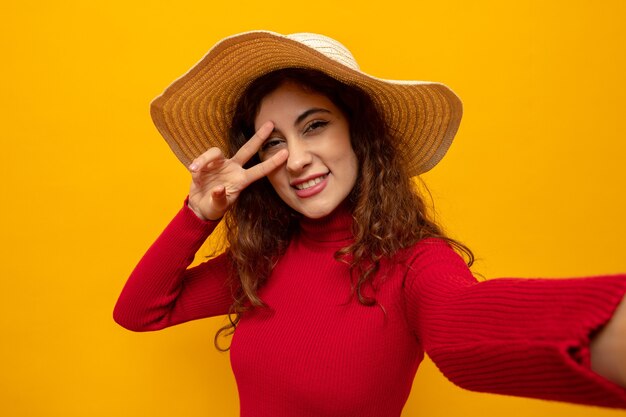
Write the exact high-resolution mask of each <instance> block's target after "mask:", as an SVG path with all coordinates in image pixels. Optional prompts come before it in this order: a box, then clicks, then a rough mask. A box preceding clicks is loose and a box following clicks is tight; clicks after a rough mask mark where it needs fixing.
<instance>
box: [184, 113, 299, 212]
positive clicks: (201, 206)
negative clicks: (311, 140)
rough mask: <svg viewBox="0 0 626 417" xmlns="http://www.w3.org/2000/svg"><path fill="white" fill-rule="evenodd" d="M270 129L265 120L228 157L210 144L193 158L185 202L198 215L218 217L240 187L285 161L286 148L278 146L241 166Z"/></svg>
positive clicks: (270, 131) (270, 126)
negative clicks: (248, 165)
mask: <svg viewBox="0 0 626 417" xmlns="http://www.w3.org/2000/svg"><path fill="white" fill-rule="evenodd" d="M273 129H274V125H273V124H272V123H271V122H267V123H265V124H264V125H263V126H261V127H260V128H259V130H258V131H257V132H256V133H255V134H254V136H252V138H250V140H248V142H246V143H245V144H244V145H243V146H242V147H241V148H240V149H239V150H238V151H237V153H236V154H235V155H234V156H233V157H232V158H230V159H228V158H226V157H224V154H223V153H222V151H221V149H219V148H210V149H209V150H207V151H206V152H205V153H203V154H202V155H200V156H199V157H197V158H196V159H194V160H193V162H192V163H191V164H190V165H189V171H190V172H191V179H192V181H191V186H190V189H189V203H188V204H189V208H191V209H192V210H193V211H194V213H196V215H197V216H198V217H200V218H202V219H205V220H206V219H209V220H218V219H220V218H221V217H222V216H223V215H224V213H226V211H227V210H228V208H229V207H230V206H231V204H233V203H234V202H235V200H237V197H239V193H241V191H242V190H243V189H245V188H246V187H247V186H248V185H250V184H252V183H253V182H254V181H256V180H258V179H261V178H263V177H264V176H266V175H267V174H268V173H270V172H272V171H273V170H275V169H276V168H278V167H279V166H281V165H282V164H284V163H285V161H286V160H287V157H288V155H289V152H288V151H287V150H281V151H280V152H277V153H276V154H275V155H273V156H272V157H271V158H269V159H267V160H265V161H263V162H261V163H259V164H257V165H255V166H253V167H251V168H249V169H245V168H244V167H243V166H244V165H245V163H246V162H248V160H250V158H252V157H253V156H254V155H255V154H256V153H257V152H258V151H259V149H260V148H261V145H263V143H264V142H265V140H266V139H267V138H268V137H269V135H270V133H272V130H273Z"/></svg>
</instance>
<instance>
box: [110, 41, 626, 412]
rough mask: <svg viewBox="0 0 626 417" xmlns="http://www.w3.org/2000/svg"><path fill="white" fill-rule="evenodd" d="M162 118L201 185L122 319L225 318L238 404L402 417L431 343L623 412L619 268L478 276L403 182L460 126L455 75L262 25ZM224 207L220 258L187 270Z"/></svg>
mask: <svg viewBox="0 0 626 417" xmlns="http://www.w3.org/2000/svg"><path fill="white" fill-rule="evenodd" d="M152 116H153V119H154V121H155V124H156V125H157V127H158V128H159V130H160V131H161V133H162V134H163V136H164V137H165V139H166V140H167V141H168V143H169V144H170V146H171V147H172V149H173V150H174V152H175V153H176V155H177V156H178V157H179V159H180V160H181V161H182V162H183V163H184V164H185V165H186V166H188V168H189V170H190V172H191V176H192V182H191V187H190V191H189V197H188V199H187V201H186V202H185V204H184V206H183V207H182V208H181V210H180V212H179V213H178V214H177V215H176V217H175V218H174V219H173V220H172V222H171V223H170V224H169V225H168V227H167V228H166V229H165V230H164V232H163V233H162V234H161V236H160V237H159V238H158V239H157V241H156V242H155V243H154V245H153V246H152V247H151V248H150V249H149V250H148V252H147V253H146V254H145V255H144V257H143V258H142V260H141V262H140V263H139V264H138V265H137V267H136V269H135V270H134V271H133V273H132V275H131V277H130V278H129V280H128V282H127V284H126V286H125V288H124V290H123V291H122V294H121V295H120V298H119V300H118V303H117V305H116V308H115V313H114V315H115V319H116V321H117V322H118V323H120V324H121V325H122V326H124V327H127V328H129V329H131V330H136V331H146V330H157V329H162V328H164V327H168V326H172V325H175V324H179V323H182V322H185V321H189V320H194V319H199V318H203V317H210V316H216V315H224V314H229V313H230V314H231V317H232V321H231V324H230V325H228V326H225V327H224V328H223V329H222V330H221V333H230V332H234V335H233V338H232V342H231V345H230V348H231V362H232V366H233V371H234V373H235V376H236V379H237V384H238V388H239V393H240V401H241V415H242V416H272V417H277V416H294V417H295V416H298V417H302V416H376V417H385V416H390V417H391V416H396V417H397V416H399V415H400V414H401V410H402V407H403V405H404V403H405V402H406V399H407V397H408V395H409V392H410V388H411V384H412V381H413V377H414V375H415V372H416V371H417V368H418V366H419V364H420V362H421V360H422V359H423V356H424V352H425V351H426V352H428V353H429V355H430V357H431V358H432V359H433V360H434V361H435V363H436V364H437V365H438V367H439V368H440V369H441V370H442V371H443V373H444V374H445V375H446V376H447V377H448V378H450V379H451V380H452V381H453V382H455V383H457V384H458V385H460V386H462V387H465V388H468V389H474V390H479V391H488V392H495V393H503V394H511V395H522V396H530V397H537V398H545V399H554V400H562V401H571V402H578V403H585V404H595V405H603V406H610V407H626V390H624V388H623V387H624V386H626V377H625V375H626V372H625V371H624V362H625V360H624V358H625V356H624V355H625V353H624V352H626V349H625V346H624V345H625V343H624V342H623V341H624V340H625V339H626V324H625V323H626V311H624V310H626V307H624V306H623V305H622V304H624V303H622V302H621V300H622V298H623V296H624V293H625V292H626V276H604V277H593V278H584V279H563V280H527V279H494V280H489V281H483V282H478V281H476V279H475V278H474V277H473V276H472V274H471V272H470V270H469V268H468V264H471V261H472V254H471V251H470V250H469V249H467V248H466V247H465V246H463V245H462V244H460V243H457V242H455V241H454V240H452V239H450V238H448V237H447V236H446V235H445V234H444V233H443V232H442V230H441V229H440V228H439V227H438V226H437V225H436V224H435V223H434V222H433V221H432V220H430V219H429V216H428V213H427V210H426V207H425V205H424V203H423V201H422V199H421V198H420V196H419V195H418V193H417V192H416V191H415V188H414V186H413V184H412V182H411V180H410V178H411V177H412V176H415V175H418V174H420V173H422V172H425V171H427V170H428V169H430V168H432V167H433V166H434V165H435V164H436V163H437V162H438V161H439V160H440V159H441V158H442V157H443V155H444V153H445V151H446V150H447V148H448V147H449V145H450V143H451V141H452V138H453V136H454V134H455V133H456V130H457V128H458V124H459V122H460V118H461V103H460V101H459V99H458V98H457V97H456V96H455V95H454V93H453V92H452V91H450V90H449V89H448V88H447V87H445V86H443V85H441V84H436V83H423V82H397V81H389V80H380V79H377V78H374V77H371V76H369V75H367V74H364V73H362V72H361V71H359V69H358V66H357V65H356V62H355V61H354V59H353V58H352V56H351V55H350V53H349V52H348V51H347V50H346V49H345V47H343V46H342V45H341V44H339V43H338V42H336V41H334V40H332V39H329V38H326V37H324V36H321V35H315V34H295V35H289V36H283V35H279V34H275V33H270V32H249V33H245V34H240V35H236V36H233V37H230V38H227V39H225V40H223V41H221V42H220V43H218V44H217V45H216V46H215V47H214V48H213V49H212V50H211V51H210V52H209V53H208V54H207V56H205V57H204V58H203V60H202V61H200V62H199V63H198V64H197V65H196V66H195V67H194V68H192V69H191V70H190V71H189V72H188V73H187V74H185V75H184V76H183V77H182V78H180V79H178V80H177V81H176V82H175V83H174V84H172V86H170V87H169V88H168V89H167V90H166V91H165V92H164V93H163V95H161V96H160V97H158V98H157V99H156V100H155V101H154V102H153V106H152ZM222 219H223V220H224V221H225V222H226V225H227V228H228V236H227V243H228V246H227V249H226V251H225V253H223V254H222V255H219V256H217V257H216V258H214V259H211V260H209V261H207V262H205V263H203V264H201V265H199V266H196V267H194V268H188V266H189V264H190V263H191V261H192V260H193V257H194V254H195V253H196V251H197V250H198V249H199V248H200V246H201V245H202V243H203V242H204V241H205V239H206V238H207V237H208V236H209V235H210V233H211V232H212V231H213V229H214V228H215V227H216V225H217V224H218V222H219V221H220V220H222ZM454 249H456V251H455V250H454ZM457 252H459V253H461V254H463V255H465V256H466V261H464V260H463V258H462V257H461V256H459V254H458V253H457ZM216 342H217V339H216Z"/></svg>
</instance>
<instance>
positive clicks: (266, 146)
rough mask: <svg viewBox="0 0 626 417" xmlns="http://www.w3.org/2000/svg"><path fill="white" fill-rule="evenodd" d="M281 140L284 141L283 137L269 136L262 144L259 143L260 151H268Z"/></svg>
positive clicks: (279, 143) (278, 144)
mask: <svg viewBox="0 0 626 417" xmlns="http://www.w3.org/2000/svg"><path fill="white" fill-rule="evenodd" d="M283 142H285V141H284V139H280V138H269V139H268V140H266V141H265V143H263V145H261V152H269V151H271V150H272V149H273V148H275V147H277V146H280V145H281V144H282V143H283Z"/></svg>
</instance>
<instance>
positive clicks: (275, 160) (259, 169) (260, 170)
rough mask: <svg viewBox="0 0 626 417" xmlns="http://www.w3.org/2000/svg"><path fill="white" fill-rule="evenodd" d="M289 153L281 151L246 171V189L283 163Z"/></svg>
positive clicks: (284, 150) (285, 150)
mask: <svg viewBox="0 0 626 417" xmlns="http://www.w3.org/2000/svg"><path fill="white" fill-rule="evenodd" d="M288 156H289V152H288V151H287V149H281V150H280V151H278V152H276V154H275V155H273V156H272V157H271V158H269V159H267V160H265V161H263V162H261V163H259V164H256V165H255V166H253V167H250V168H248V169H247V170H246V187H247V186H248V185H249V184H251V183H253V182H254V181H256V180H259V179H261V178H263V177H265V176H266V175H268V174H269V173H270V172H272V171H274V170H275V169H277V168H279V167H280V166H281V165H282V164H284V163H285V161H286V160H287V157H288Z"/></svg>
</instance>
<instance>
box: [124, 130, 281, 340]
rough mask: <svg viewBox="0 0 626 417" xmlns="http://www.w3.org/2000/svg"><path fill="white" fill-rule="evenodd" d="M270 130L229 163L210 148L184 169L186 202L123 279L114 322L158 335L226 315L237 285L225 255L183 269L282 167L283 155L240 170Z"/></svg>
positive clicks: (243, 148)
mask: <svg viewBox="0 0 626 417" xmlns="http://www.w3.org/2000/svg"><path fill="white" fill-rule="evenodd" d="M272 130H273V125H272V123H271V122H268V123H265V124H264V125H263V126H261V128H260V129H259V130H258V131H257V132H256V133H255V134H254V136H253V137H252V138H250V140H248V141H247V142H246V144H245V145H243V146H242V147H241V148H240V149H239V150H238V151H237V153H236V154H235V155H234V156H233V157H232V158H226V157H225V156H224V155H223V153H222V151H221V150H220V149H218V148H211V149H209V150H207V151H206V152H205V153H203V154H202V155H200V156H199V157H198V158H196V159H195V160H194V161H193V162H192V164H191V165H190V166H189V170H190V172H191V176H192V181H191V186H190V190H189V198H188V200H187V202H186V204H185V207H183V208H182V209H181V210H180V212H179V213H178V214H177V215H176V217H175V218H174V219H173V220H172V222H171V223H170V224H169V225H168V227H167V228H166V229H165V230H164V231H163V233H162V234H161V236H160V237H159V238H158V239H157V240H156V242H155V243H154V244H153V245H152V247H151V248H150V249H149V250H148V252H146V254H145V255H144V256H143V258H142V259H141V261H140V262H139V264H138V265H137V267H136V268H135V270H134V271H133V273H132V274H131V276H130V278H129V279H128V281H127V283H126V285H125V287H124V289H123V291H122V293H121V295H120V297H119V299H118V301H117V304H116V306H115V310H114V313H113V314H114V319H115V320H116V321H117V322H118V323H119V324H120V325H122V326H123V327H126V328H128V329H131V330H136V331H146V330H158V329H162V328H164V327H168V326H172V325H174V324H178V323H182V322H185V321H189V320H194V319H198V318H203V317H208V316H215V315H222V314H226V313H228V310H229V307H230V306H231V304H232V303H233V294H234V292H235V291H236V286H237V283H236V282H233V280H232V279H230V278H232V276H233V274H232V273H231V272H230V271H229V265H228V264H229V263H228V260H227V259H226V256H225V255H221V256H219V257H217V258H216V259H213V260H211V261H208V262H206V263H204V264H202V265H200V266H198V267H195V268H192V269H187V268H188V266H189V265H190V264H191V262H192V261H193V257H194V255H195V253H196V251H197V250H198V249H199V248H200V246H201V245H202V243H203V242H204V241H205V239H206V238H207V237H208V236H209V234H210V233H211V232H212V231H213V229H214V228H215V226H216V225H217V223H218V221H219V219H220V218H221V217H222V216H223V215H224V213H225V212H226V211H227V210H228V209H229V207H230V206H231V205H232V204H233V203H234V202H235V201H236V199H237V198H238V196H239V194H240V193H241V191H242V190H244V189H245V188H246V187H247V186H248V185H250V184H251V183H252V182H254V181H256V180H258V179H260V178H262V177H263V176H265V175H266V174H267V173H269V172H271V171H272V170H273V169H276V168H277V167H279V166H280V165H282V164H283V163H284V162H285V160H286V159H287V155H288V153H287V151H282V152H278V153H277V154H276V155H274V156H272V157H271V158H269V159H267V160H265V161H263V162H261V163H259V164H257V165H254V166H252V167H251V168H248V169H246V168H244V164H245V163H246V162H247V161H248V160H249V159H250V158H251V157H252V156H253V155H254V154H255V153H257V152H258V150H259V148H260V147H261V145H262V144H263V143H264V142H265V140H266V139H267V138H268V137H269V135H270V133H271V132H272Z"/></svg>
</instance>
